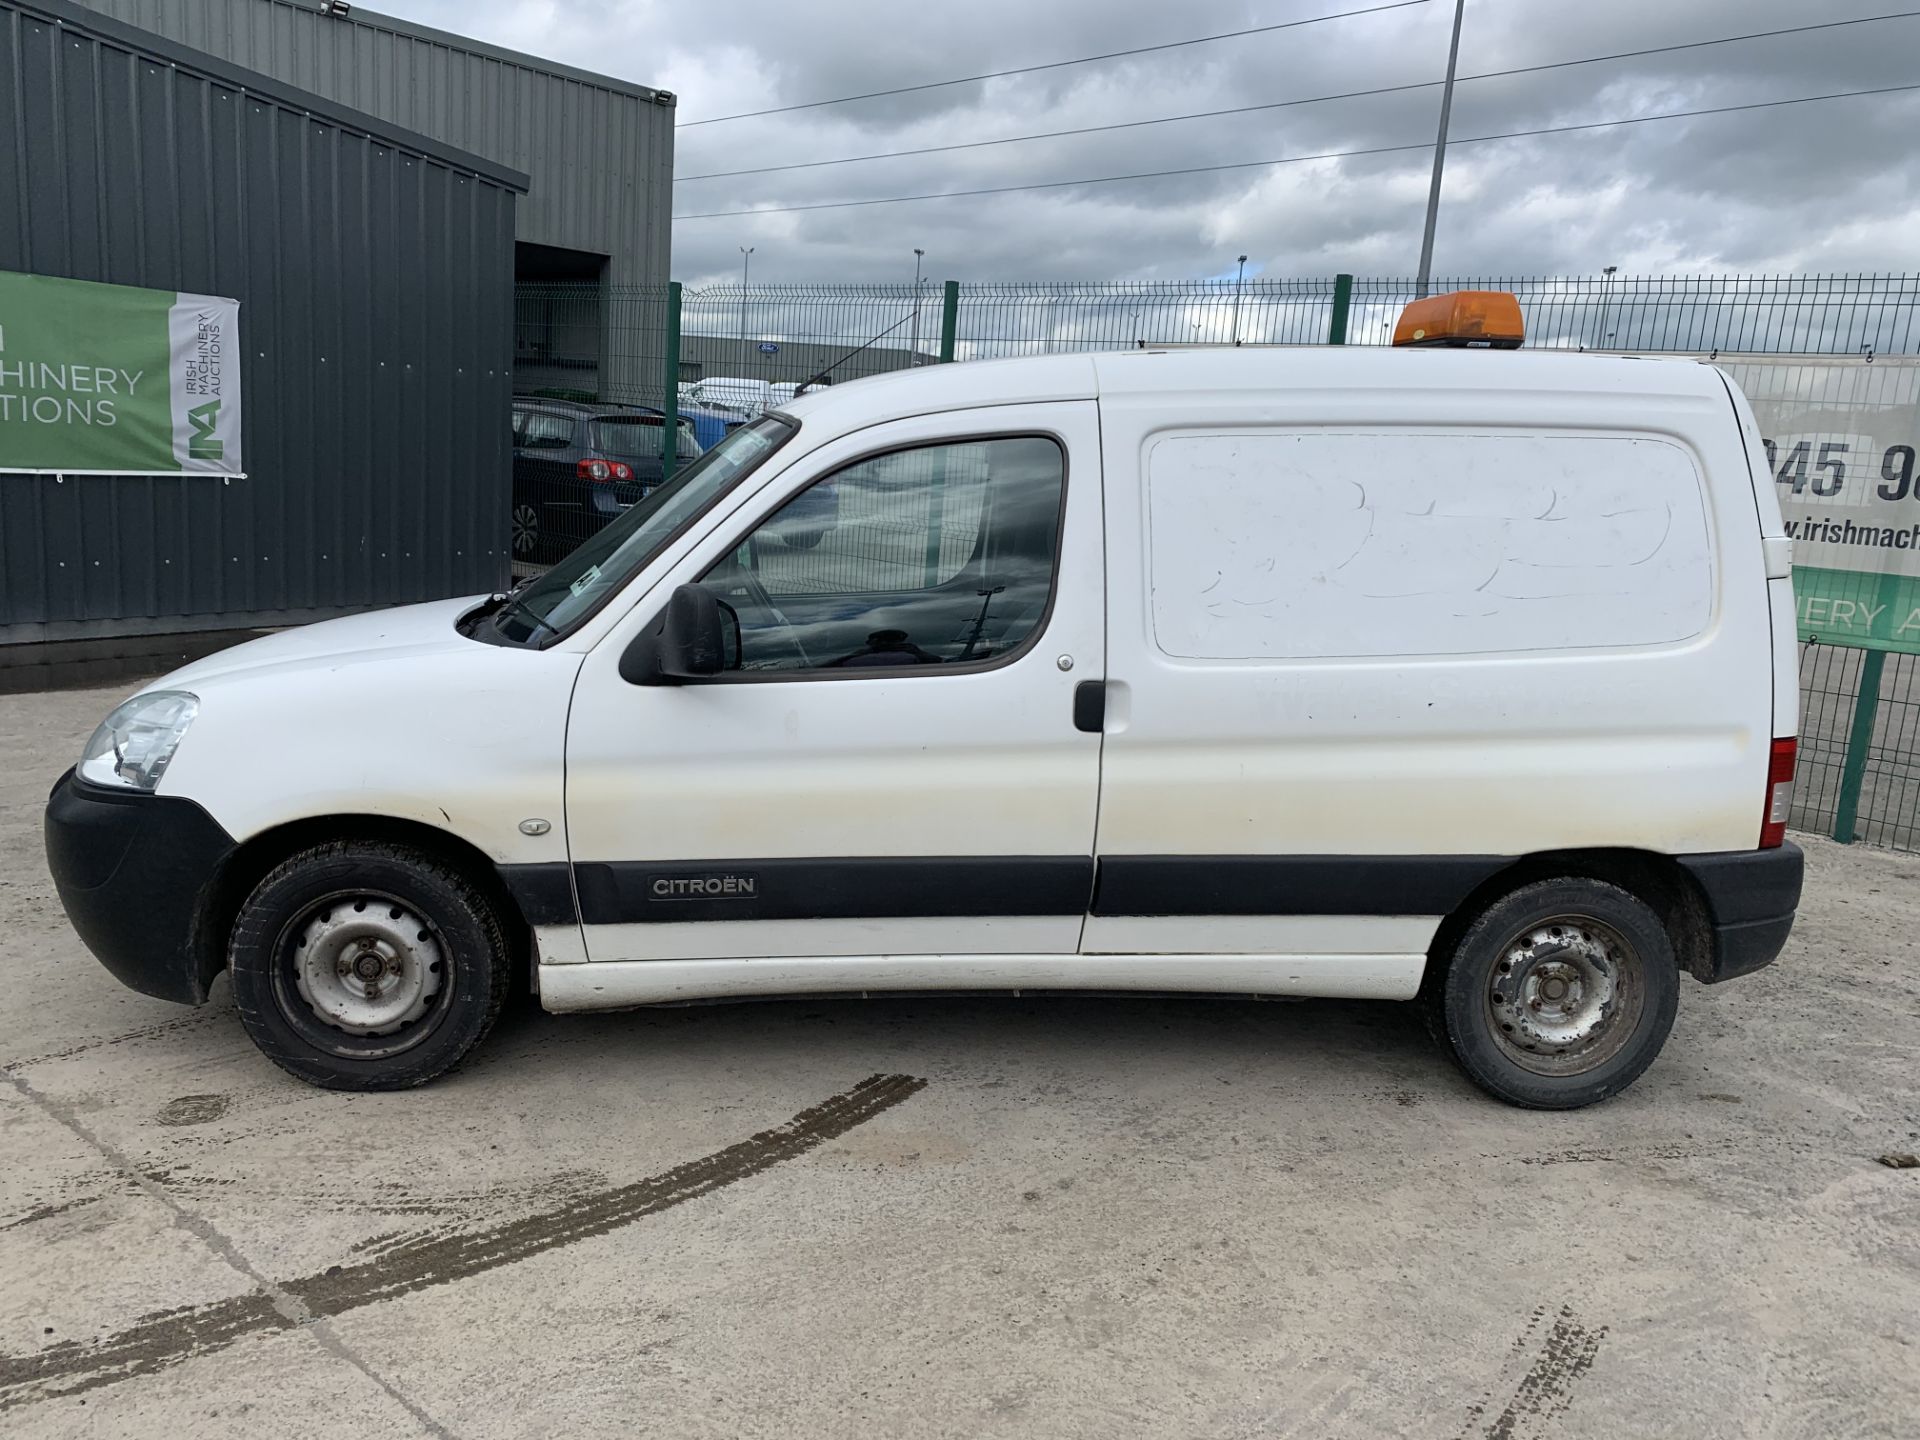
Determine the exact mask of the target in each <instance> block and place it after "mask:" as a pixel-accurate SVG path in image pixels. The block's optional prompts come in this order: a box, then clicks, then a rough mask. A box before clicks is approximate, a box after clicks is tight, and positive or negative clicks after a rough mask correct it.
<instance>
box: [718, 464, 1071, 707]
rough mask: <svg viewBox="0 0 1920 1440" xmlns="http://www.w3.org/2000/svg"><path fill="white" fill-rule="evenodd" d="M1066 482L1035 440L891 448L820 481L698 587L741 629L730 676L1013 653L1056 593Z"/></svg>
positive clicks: (966, 660) (970, 660)
mask: <svg viewBox="0 0 1920 1440" xmlns="http://www.w3.org/2000/svg"><path fill="white" fill-rule="evenodd" d="M1065 483H1066V459H1065V456H1064V454H1063V453H1062V451H1061V448H1060V446H1059V444H1058V442H1056V441H1054V440H1051V439H1047V438H1043V437H1039V436H1020V437H1011V438H1005V439H992V440H965V441H957V442H953V443H949V444H943V445H927V446H920V447H917V448H914V449H909V450H895V451H890V452H888V453H886V454H884V455H876V456H873V457H871V458H869V459H866V460H862V461H860V462H858V463H857V464H854V465H850V466H847V467H846V468H844V469H842V470H838V471H836V472H834V473H833V474H831V475H829V476H826V477H825V478H823V479H821V480H818V481H816V482H815V483H814V484H813V485H811V486H809V487H808V488H807V489H805V490H803V491H801V492H800V494H798V495H796V496H795V497H794V498H793V499H792V500H790V501H788V502H787V503H786V505H784V506H782V507H781V509H780V510H778V511H777V512H775V513H774V514H773V515H772V516H771V517H769V518H768V519H767V520H765V521H764V522H762V524H761V525H760V526H759V528H758V529H756V530H755V531H754V532H753V533H752V534H751V535H749V536H748V537H747V538H746V539H745V540H744V541H742V542H741V544H740V545H739V546H737V547H736V548H735V549H734V550H733V551H731V552H730V553H729V554H728V555H727V556H726V558H725V559H723V560H722V561H721V562H720V563H719V564H717V565H716V566H714V567H713V569H712V570H710V571H708V573H707V574H706V576H705V577H703V580H702V582H701V583H703V584H704V585H706V586H707V587H708V588H709V589H711V590H713V591H714V592H715V593H716V594H718V596H719V597H720V599H721V600H723V601H725V602H726V604H727V605H729V606H731V607H732V609H733V611H734V613H735V614H736V615H737V616H738V619H739V631H738V634H739V645H738V654H737V655H730V656H729V657H728V661H729V666H730V668H738V669H740V670H742V671H796V670H806V671H813V670H817V671H821V672H831V671H842V670H861V669H889V670H893V669H898V668H900V667H903V666H921V667H930V666H943V667H944V666H952V665H966V664H974V663H978V662H982V661H993V660H999V659H1003V658H1005V657H1007V656H1009V655H1010V654H1012V653H1013V652H1014V651H1016V650H1018V649H1020V648H1021V647H1022V646H1023V645H1025V644H1026V643H1027V642H1028V641H1029V640H1030V639H1032V638H1033V637H1034V636H1036V635H1037V634H1038V632H1039V629H1040V625H1041V622H1042V620H1043V619H1044V617H1045V615H1046V611H1047V606H1048V603H1049V601H1050V599H1051V597H1052V593H1053V576H1054V565H1055V552H1056V549H1057V542H1058V539H1059V533H1060V507H1061V500H1062V497H1063V495H1064V492H1065Z"/></svg>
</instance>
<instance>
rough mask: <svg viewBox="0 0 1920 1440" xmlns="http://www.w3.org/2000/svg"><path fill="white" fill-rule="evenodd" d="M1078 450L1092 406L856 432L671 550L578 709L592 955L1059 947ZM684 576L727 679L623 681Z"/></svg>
mask: <svg viewBox="0 0 1920 1440" xmlns="http://www.w3.org/2000/svg"><path fill="white" fill-rule="evenodd" d="M803 433H804V432H803ZM1098 435H1099V431H1098V423H1097V419H1096V414H1095V406H1094V403H1093V402H1091V401H1086V402H1068V403H1054V404H1035V405H1013V406H1001V407H994V408H991V409H982V410H975V411H967V412H959V413H949V414H944V415H937V416H932V417H925V418H919V419H914V420H908V421H900V422H894V423H890V424H886V425H881V426H876V427H873V428H870V429H867V430H863V431H860V432H858V433H857V434H856V435H854V436H850V437H846V438H843V439H841V440H837V441H834V442H832V443H831V444H829V445H826V446H824V447H822V448H821V449H820V450H818V451H815V452H813V453H812V454H810V455H807V456H806V457H804V458H803V459H802V460H800V461H797V462H795V463H794V464H793V465H792V466H790V467H789V468H788V469H787V470H786V471H785V472H783V473H781V474H780V475H778V476H776V477H775V478H774V479H772V480H770V481H769V482H768V484H767V492H766V493H765V494H763V495H761V496H758V497H756V499H755V500H754V501H752V502H749V503H748V504H747V505H745V506H743V507H742V508H741V510H740V511H739V512H737V513H736V514H735V515H734V516H733V517H732V518H731V519H730V520H727V521H725V522H722V523H721V524H720V525H718V526H716V527H715V530H714V533H713V534H712V535H710V536H708V537H707V538H706V540H705V541H704V542H702V543H700V544H696V545H694V546H692V547H691V548H690V549H689V550H688V551H687V552H686V553H685V554H683V555H682V556H681V558H680V559H679V561H678V562H677V563H675V564H674V566H673V567H672V568H671V570H670V572H669V573H668V574H666V575H664V576H663V577H661V580H660V582H659V583H658V584H656V585H654V586H653V587H652V588H651V589H650V590H649V592H648V594H647V597H646V599H645V600H644V601H643V602H642V603H641V604H640V606H638V607H637V608H636V610H635V613H634V616H633V618H632V621H631V622H630V623H629V624H627V625H624V626H622V627H621V628H620V630H619V631H618V632H616V634H614V635H613V636H611V637H610V638H609V640H608V641H607V642H606V643H603V644H601V645H599V646H597V647H596V648H595V650H594V652H593V654H592V655H590V656H589V657H588V659H587V662H586V664H585V666H584V667H583V669H582V671H581V675H580V680H579V684H578V686H577V689H576V692H575V697H574V703H573V711H572V715H571V718H570V721H569V726H568V743H567V825H568V837H569V847H570V850H571V855H572V860H573V864H574V880H575V888H576V893H577V896H578V899H579V903H580V909H581V918H582V921H583V923H584V927H585V936H586V946H587V956H588V959H589V960H590V961H595V962H597V961H653V960H658V961H662V962H667V961H697V960H708V959H711V960H719V959H740V958H768V957H849V956H876V957H878V956H915V955H918V956H926V955H937V954H968V953H972V954H1071V953H1073V952H1074V951H1075V949H1076V948H1077V946H1078V944H1079V939H1080V928H1081V922H1082V919H1083V917H1084V914H1085V911H1086V907H1087V904H1088V901H1089V898H1090V895H1091V891H1092V884H1093V860H1092V855H1093V834H1094V816H1095V806H1096V798H1097V793H1098V787H1099V765H1100V736H1099V735H1098V734H1097V733H1089V732H1087V731H1083V730H1080V729H1077V728H1076V727H1075V723H1074V704H1073V701H1074V687H1075V686H1076V685H1077V684H1079V683H1080V682H1082V681H1085V680H1096V681H1097V680H1099V679H1100V678H1101V677H1102V676H1103V674H1104V661H1105V655H1104V595H1103V585H1104V575H1103V562H1102V546H1101V495H1100V478H1099V438H1098ZM682 584H699V585H701V586H703V587H705V588H706V589H707V590H709V591H710V592H711V593H712V594H714V595H715V596H716V597H717V598H718V599H719V600H720V601H721V602H722V605H723V609H722V615H723V616H724V617H725V619H726V630H727V656H726V665H727V668H726V669H725V670H724V671H723V672H722V673H721V674H720V675H719V676H717V677H714V678H712V679H709V680H705V681H700V682H694V683H686V684H679V685H638V684H633V683H630V682H628V681H627V680H624V679H622V678H621V676H620V674H619V661H620V655H621V653H622V652H623V651H624V649H625V648H626V645H627V643H628V642H629V640H630V639H631V638H632V636H633V635H635V634H637V633H639V632H640V631H642V630H644V629H646V628H648V627H650V626H651V625H653V624H654V623H656V620H657V618H658V617H659V615H660V613H661V611H662V610H663V609H664V607H665V605H666V603H667V599H668V597H669V595H670V594H671V593H672V591H673V589H674V588H675V587H676V586H678V585H682ZM796 973H797V976H798V978H796V980H795V981H794V982H793V983H794V985H795V986H797V988H802V989H804V988H805V985H804V983H803V982H804V978H805V976H804V973H803V968H802V970H801V971H797V972H796ZM874 988H884V981H883V980H881V981H876V984H875V987H874Z"/></svg>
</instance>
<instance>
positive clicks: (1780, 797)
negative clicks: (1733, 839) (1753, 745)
mask: <svg viewBox="0 0 1920 1440" xmlns="http://www.w3.org/2000/svg"><path fill="white" fill-rule="evenodd" d="M1799 748H1800V742H1799V741H1797V740H1795V739H1794V738H1793V737H1792V736H1788V737H1787V738H1786V739H1785V740H1776V741H1774V742H1773V754H1772V756H1771V758H1770V759H1769V760H1768V762H1767V809H1766V813H1765V814H1764V815H1762V816H1761V817H1760V848H1761V849H1762V850H1773V849H1777V848H1778V847H1779V846H1781V845H1783V844H1785V843H1786V839H1787V810H1788V808H1789V807H1790V806H1791V805H1792V804H1793V762H1794V757H1795V755H1796V754H1797V753H1798V752H1799Z"/></svg>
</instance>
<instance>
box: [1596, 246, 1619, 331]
mask: <svg viewBox="0 0 1920 1440" xmlns="http://www.w3.org/2000/svg"><path fill="white" fill-rule="evenodd" d="M1619 268H1620V267H1619V266H1618V265H1609V266H1607V267H1606V268H1605V269H1604V270H1602V271H1601V272H1600V276H1601V279H1600V334H1599V344H1598V345H1597V346H1596V348H1598V349H1605V348H1606V344H1607V340H1608V338H1609V337H1608V335H1607V302H1608V301H1609V300H1611V299H1612V298H1613V272H1614V271H1616V270H1618V269H1619Z"/></svg>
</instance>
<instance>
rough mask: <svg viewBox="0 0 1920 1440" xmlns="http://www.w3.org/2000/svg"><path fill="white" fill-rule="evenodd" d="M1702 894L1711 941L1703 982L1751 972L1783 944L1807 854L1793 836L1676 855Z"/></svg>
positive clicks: (1768, 960) (1766, 962)
mask: <svg viewBox="0 0 1920 1440" xmlns="http://www.w3.org/2000/svg"><path fill="white" fill-rule="evenodd" d="M1677 858H1678V859H1679V861H1680V863H1681V864H1682V865H1684V866H1685V867H1686V869H1687V871H1688V873H1689V874H1691V875H1692V876H1693V878H1694V880H1695V881H1697V882H1698V884H1699V886H1700V890H1701V893H1702V894H1703V895H1705V896H1706V899H1707V916H1708V922H1709V924H1710V925H1711V927H1712V937H1713V943H1712V946H1711V947H1710V949H1709V951H1708V954H1707V956H1706V964H1705V969H1704V972H1702V971H1701V970H1696V971H1695V974H1696V975H1697V976H1698V977H1699V978H1700V979H1702V980H1704V981H1706V982H1707V983H1708V984H1710V985H1711V984H1716V983H1718V982H1719V981H1722V980H1731V979H1733V978H1734V977H1735V976H1736V975H1750V974H1752V973H1753V972H1754V971H1755V970H1758V969H1760V968H1761V967H1762V966H1763V965H1771V964H1772V963H1773V962H1774V960H1775V959H1776V958H1777V957H1778V956H1779V954H1780V951H1781V950H1782V949H1783V948H1784V947H1785V945H1786V943H1787V935H1788V933H1789V932H1790V931H1792V929H1793V914H1794V911H1795V910H1797V909H1798V908H1799V906H1800V885H1801V881H1802V879H1803V876H1804V872H1805V868H1806V857H1805V856H1804V855H1803V854H1802V853H1801V850H1800V847H1799V846H1798V845H1795V844H1794V843H1793V842H1792V841H1788V842H1787V843H1786V844H1784V845H1782V846H1780V847H1779V848H1778V849H1774V850H1738V851H1733V852H1730V853H1727V854H1720V855H1681V856H1679V857H1677Z"/></svg>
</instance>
